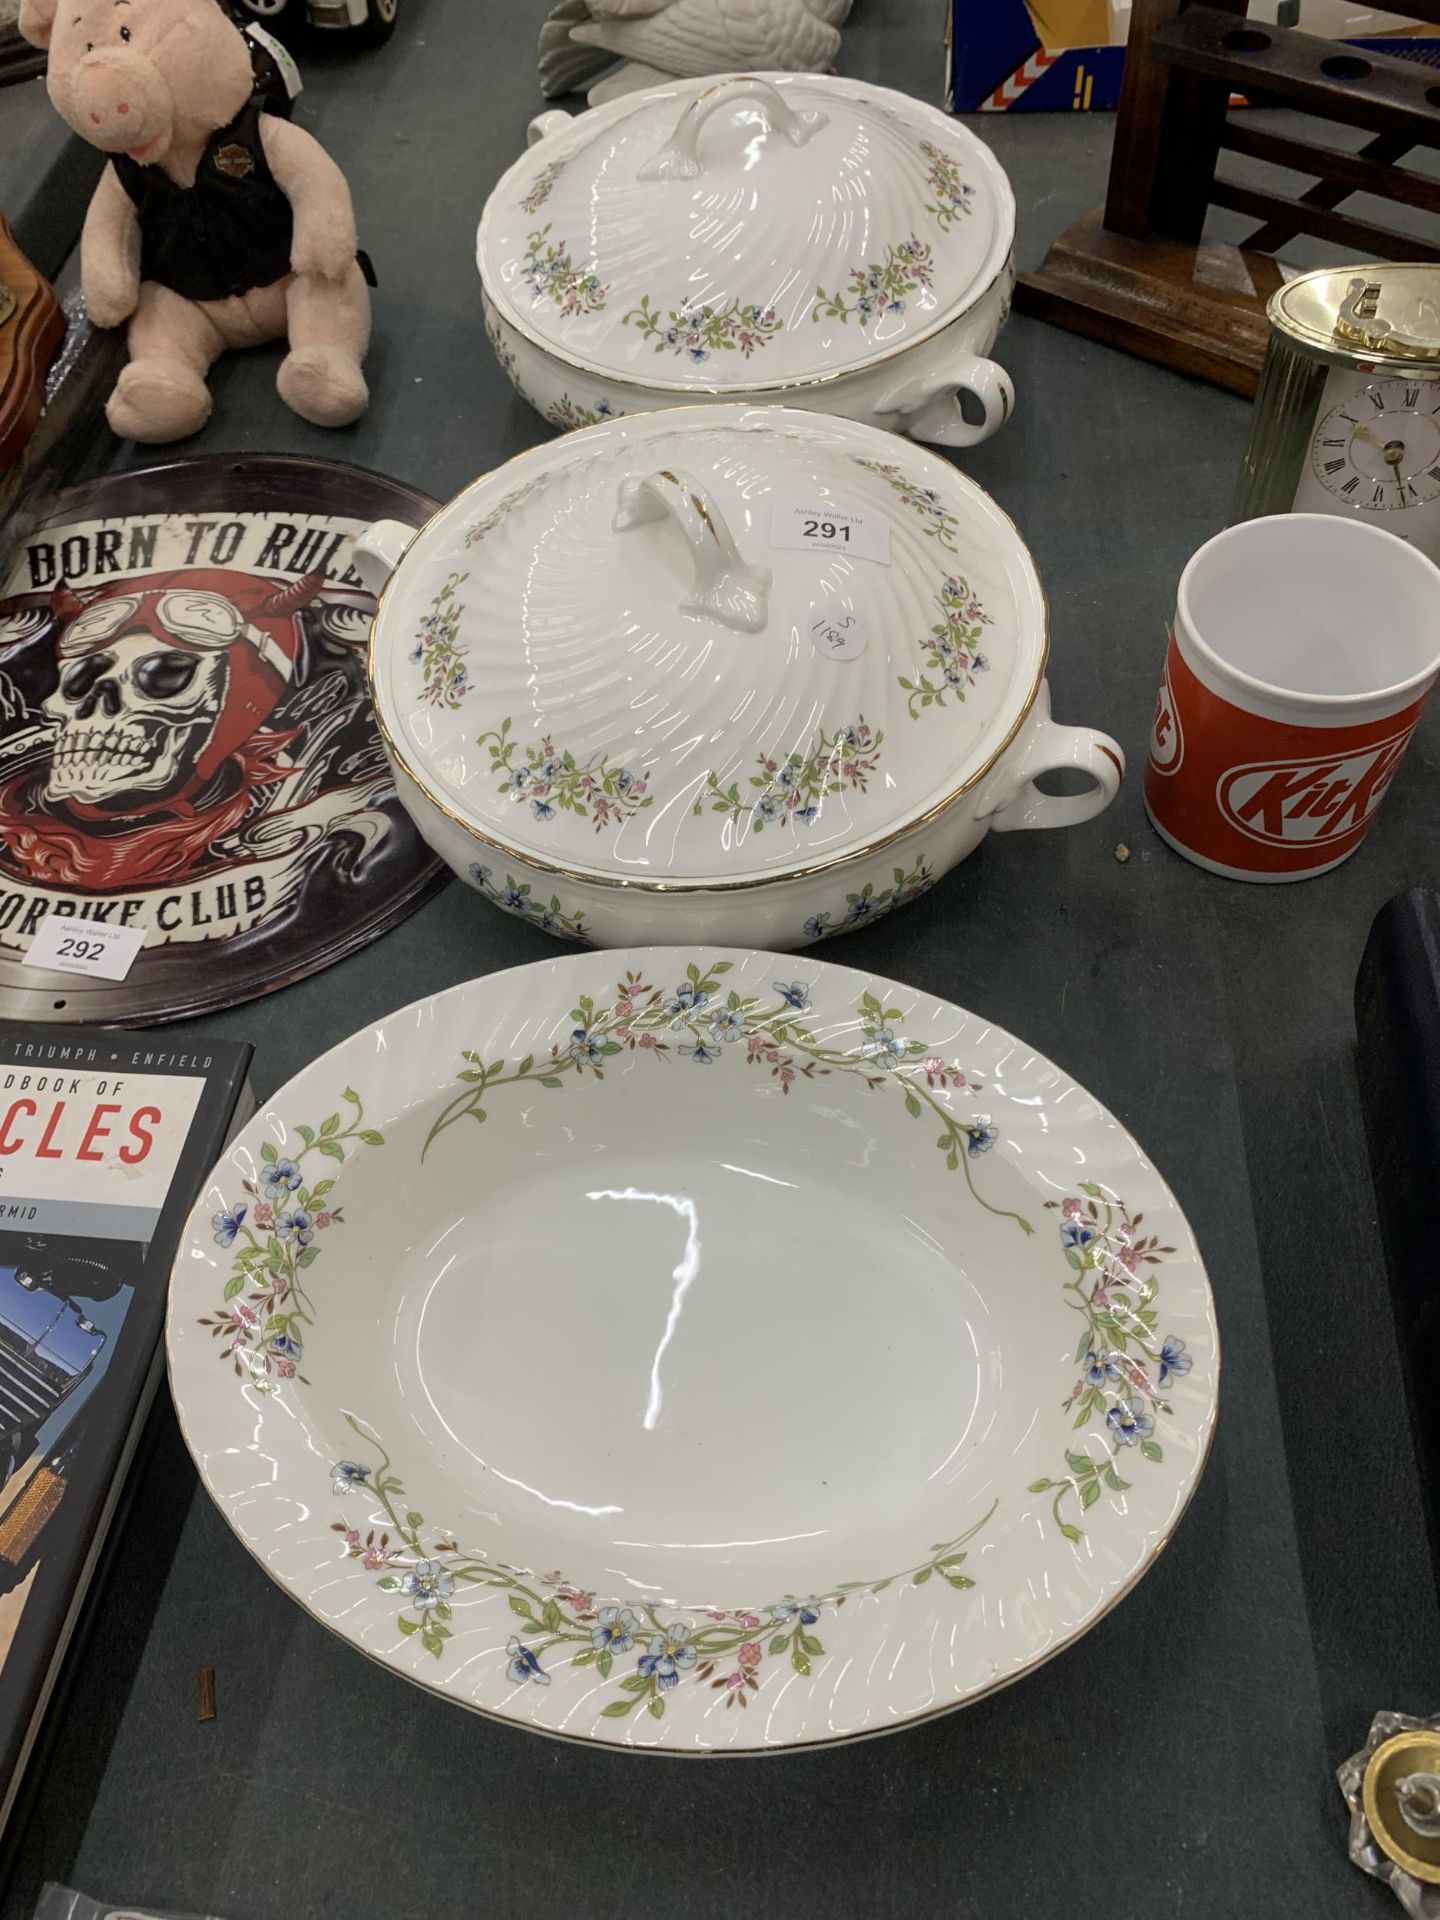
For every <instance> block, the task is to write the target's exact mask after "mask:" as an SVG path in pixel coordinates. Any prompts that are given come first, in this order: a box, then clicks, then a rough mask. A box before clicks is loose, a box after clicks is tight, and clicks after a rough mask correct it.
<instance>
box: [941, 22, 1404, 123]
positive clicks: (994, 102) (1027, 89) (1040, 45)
mask: <svg viewBox="0 0 1440 1920" xmlns="http://www.w3.org/2000/svg"><path fill="white" fill-rule="evenodd" d="M949 4H950V18H949V21H948V28H949V36H948V37H949V78H948V82H947V85H946V104H947V105H948V106H949V108H950V111H951V112H952V113H1046V112H1051V113H1053V112H1061V113H1090V112H1099V111H1101V110H1104V109H1107V108H1113V107H1114V106H1115V105H1116V103H1117V102H1118V100H1119V98H1120V76H1121V73H1122V72H1123V71H1124V66H1125V42H1126V39H1127V38H1128V36H1129V33H1130V10H1131V0H949ZM1250 18H1251V19H1252V20H1257V21H1268V22H1269V23H1270V24H1271V25H1272V26H1273V25H1277V24H1278V25H1281V26H1289V27H1302V28H1303V29H1304V30H1305V32H1307V33H1322V34H1325V35H1326V36H1327V37H1329V38H1331V39H1336V40H1351V41H1357V42H1360V43H1361V44H1363V45H1369V46H1372V47H1377V48H1379V49H1381V50H1382V51H1384V52H1387V53H1405V54H1411V55H1414V56H1416V57H1417V58H1420V59H1424V60H1431V61H1433V62H1434V63H1435V64H1436V65H1437V66H1440V30H1437V29H1436V28H1434V27H1428V28H1427V27H1422V26H1421V25H1419V23H1418V22H1416V21H1414V20H1410V19H1407V18H1405V17H1404V16H1403V15H1402V14H1397V13H1385V12H1381V11H1379V10H1378V9H1377V8H1374V7H1356V6H1350V5H1348V4H1347V0H1252V5H1251V7H1250Z"/></svg>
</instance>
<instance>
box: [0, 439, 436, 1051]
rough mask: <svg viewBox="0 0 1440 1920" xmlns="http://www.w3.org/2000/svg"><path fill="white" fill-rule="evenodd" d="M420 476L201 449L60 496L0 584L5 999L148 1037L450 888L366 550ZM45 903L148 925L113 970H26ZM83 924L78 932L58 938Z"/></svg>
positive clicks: (423, 513)
mask: <svg viewBox="0 0 1440 1920" xmlns="http://www.w3.org/2000/svg"><path fill="white" fill-rule="evenodd" d="M432 511H433V503H432V502H431V501H430V500H428V499H427V498H426V497H425V496H424V495H423V494H421V493H418V492H416V491H415V490H414V489H413V488H409V487H404V486H400V485H398V484H397V483H396V482H395V481H392V480H387V479H385V478H383V477H382V476H380V475H378V474H373V473H366V472H364V471H362V470H361V469H359V468H356V467H347V466H343V465H339V464H337V463H335V462H332V461H324V460H309V459H299V458H289V457H284V456H264V457H261V458H245V459H238V458H234V457H227V458H219V459H205V460H187V461H181V462H177V463H175V464H172V465H167V466H162V467H156V468H152V469H150V470H149V471H146V472H140V473H126V474H115V475H111V476H109V477H107V478H105V479H103V480H97V481H94V482H92V483H91V484H89V485H87V486H83V487H80V488H77V489H76V490H74V491H73V492H70V493H67V494H65V495H63V496H61V497H60V498H59V499H58V500H57V501H56V502H55V504H54V506H53V508H52V509H51V510H50V511H49V512H48V513H47V515H46V517H45V518H44V520H43V521H42V522H41V523H40V524H39V525H38V526H36V527H35V528H34V529H33V531H32V532H31V533H30V535H29V537H28V538H27V539H26V540H25V541H24V542H23V544H22V545H21V546H20V547H19V548H18V549H17V550H16V551H15V552H14V553H13V554H12V555H11V556H10V557H9V560H8V562H7V564H6V566H5V571H4V575H3V579H0V989H3V993H4V1010H5V1012H6V1014H7V1015H9V1016H10V1017H13V1018H17V1019H26V1020H56V1021H66V1022H76V1021H79V1022H97V1023H117V1024H118V1023H123V1024H126V1025H136V1024H139V1025H148V1024H152V1023H158V1022H161V1021H165V1020H178V1019H183V1018H185V1017H187V1016H189V1015H192V1014H197V1013H202V1012H205V1011H207V1010H210V1009H213V1008H217V1007H226V1006H232V1005H234V1004H235V1003H236V1002H238V1001H242V1000H249V999H253V998H254V997H256V996H257V995H260V994H264V993H269V992H271V991H273V990H274V989H275V988H276V987H283V986H286V985H288V984H289V983H290V982H292V981H295V980H299V979H302V978H303V977H304V976H305V975H307V974H311V973H314V972H316V971H317V970H318V969H320V968H321V967H326V966H329V965H330V964H331V963H332V962H333V961H336V960H339V959H341V958H343V957H344V955H346V954H348V953H351V952H353V951H354V950H355V949H356V948H357V947H361V946H364V945H366V944H367V943H368V942H369V941H371V940H373V939H375V937H376V936H377V935H378V934H381V933H384V932H385V931H386V930H387V929H388V928H390V927H392V926H394V925H395V924H396V923H397V922H398V921H400V920H402V919H404V918H405V917H406V916H407V915H408V914H409V913H411V912H413V910H414V909H415V907H417V906H418V905H419V904H420V902H421V901H422V900H423V899H425V898H426V896H427V895H428V894H429V893H431V892H432V891H433V890H434V889H435V888H436V887H438V886H439V885H440V884H441V882H442V881H443V879H444V878H445V874H444V870H443V868H442V867H441V866H440V865H439V863H438V862H437V861H436V860H435V859H434V857H433V856H432V855H431V854H430V852H429V850H428V848H427V847H426V846H425V845H424V843H423V842H422V840H421V839H420V837H419V835H418V834H417V833H416V831H415V828H414V827H413V826H412V824H411V822H410V819H409V817H408V815H407V814H406V813H405V812H404V810H403V809H402V807H401V806H400V803H399V801H398V800H397V798H396V795H395V790H394V787H393V784H392V782H391V778H390V770H389V766H388V763H387V761H386V758H385V753H384V749H383V747H382V745H381V741H380V735H379V732H378V730H377V728H376V725H375V718H374V713H373V711H372V708H371V704H370V695H369V689H368V685H367V681H366V668H365V663H366V650H367V645H368V641H369V634H370V621H371V617H372V615H373V613H374V610H375V602H374V600H373V598H372V597H371V595H369V594H368V593H366V591H365V589H364V587H363V585H362V584H361V581H360V578H359V576H358V574H356V573H355V572H354V570H353V568H352V566H351V564H350V556H351V547H352V544H353V541H354V539H355V537H356V535H357V534H359V533H360V532H362V531H363V529H364V528H366V527H367V526H369V525H370V524H371V523H372V522H373V521H375V520H379V519H387V520H396V519H398V520H402V521H404V522H406V523H408V524H410V525H412V526H417V527H418V526H420V525H421V524H422V523H423V522H424V521H425V520H426V519H427V518H428V517H429V515H430V513H431V512H432ZM52 915H61V916H67V917H68V918H70V919H73V920H74V921H75V923H76V930H77V934H81V933H83V932H84V929H85V924H86V923H87V922H88V923H91V924H92V925H110V926H122V927H138V928H143V929H144V931H145V941H144V945H143V946H142V947H141V948H140V950H139V952H138V953H137V954H136V955H135V957H134V959H133V962H132V963H131V965H130V969H129V972H128V973H127V974H126V976H125V978H124V979H122V980H114V979H109V980H107V979H101V978H91V977H88V976H81V975H78V974H70V973H61V972H58V971H53V970H51V969H49V968H46V969H43V970H42V969H40V968H37V967H35V966H26V965H24V964H23V962H24V956H25V954H26V952H27V950H28V949H29V947H30V944H31V942H32V940H33V939H34V937H35V935H36V934H37V932H38V931H39V929H40V927H41V926H42V925H43V924H44V922H45V921H46V920H47V919H48V918H49V917H50V916H52ZM67 931H68V929H67Z"/></svg>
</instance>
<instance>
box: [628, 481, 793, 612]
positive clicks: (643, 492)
mask: <svg viewBox="0 0 1440 1920" xmlns="http://www.w3.org/2000/svg"><path fill="white" fill-rule="evenodd" d="M667 517H668V518H669V519H672V520H673V521H674V522H675V524H676V526H678V527H679V529H680V531H681V532H682V533H683V534H684V535H685V538H686V540H687V541H688V542H689V545H690V555H691V558H692V559H693V560H694V562H695V585H694V589H693V590H692V592H691V594H690V596H689V598H688V599H686V600H682V601H681V603H680V606H681V611H682V612H684V613H706V614H709V616H710V617H711V619H712V620H718V621H719V622H720V623H721V625H722V626H726V627H734V628H735V629H736V630H737V631H738V632H740V633H759V632H760V631H761V629H762V628H763V627H764V625H765V623H766V621H767V620H768V619H769V618H770V606H769V602H768V601H767V599H766V593H767V591H768V589H769V586H770V580H771V574H770V570H769V568H768V567H750V566H747V565H746V564H745V561H744V560H743V558H742V557H741V554H740V549H739V548H738V547H737V546H736V544H735V540H734V536H733V535H732V534H731V532H730V529H729V528H728V527H727V526H726V524H725V522H724V520H722V519H721V517H720V511H719V509H718V508H717V507H716V505H715V503H714V502H713V501H712V500H711V499H710V497H709V495H708V494H707V493H706V492H705V490H704V488H703V487H702V486H700V485H699V483H698V482H697V481H694V480H691V479H687V478H686V476H685V475H684V474H679V473H673V472H671V470H670V469H669V468H668V467H662V468H661V469H660V470H659V471H658V472H656V473H651V474H647V475H646V476H645V477H644V478H643V479H642V478H639V477H637V476H635V475H633V474H632V475H631V476H630V477H629V478H628V479H625V480H622V481H621V483H620V499H619V503H618V505H617V506H616V509H615V522H614V524H615V531H616V532H617V533H624V532H626V531H627V530H628V529H629V528H631V527H640V526H645V525H646V524H648V523H649V522H650V521H654V520H664V519H666V518H667Z"/></svg>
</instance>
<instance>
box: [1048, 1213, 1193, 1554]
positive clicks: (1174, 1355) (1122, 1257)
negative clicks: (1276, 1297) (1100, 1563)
mask: <svg viewBox="0 0 1440 1920" xmlns="http://www.w3.org/2000/svg"><path fill="white" fill-rule="evenodd" d="M1045 1204H1046V1206H1047V1207H1048V1208H1049V1209H1051V1210H1052V1211H1053V1212H1056V1213H1058V1214H1059V1216H1060V1217H1059V1221H1058V1239H1059V1246H1060V1253H1061V1255H1062V1257H1063V1259H1064V1261H1065V1264H1066V1266H1067V1267H1068V1268H1069V1270H1070V1277H1069V1279H1068V1280H1067V1281H1066V1283H1065V1291H1066V1295H1067V1298H1068V1301H1069V1304H1070V1305H1071V1306H1072V1307H1074V1308H1075V1309H1076V1311H1077V1312H1078V1313H1079V1314H1080V1315H1081V1317H1082V1320H1083V1323H1084V1331H1083V1332H1082V1333H1081V1335H1080V1344H1079V1347H1078V1348H1077V1350H1076V1354H1075V1359H1076V1362H1077V1363H1078V1365H1079V1367H1080V1375H1079V1378H1078V1379H1077V1380H1076V1382H1075V1385H1074V1386H1073V1387H1072V1388H1071V1390H1070V1393H1069V1396H1068V1397H1067V1398H1066V1400H1065V1402H1064V1404H1063V1408H1062V1411H1063V1412H1065V1413H1067V1414H1070V1415H1072V1416H1073V1417H1072V1421H1071V1425H1072V1427H1073V1428H1074V1429H1076V1430H1080V1429H1083V1428H1085V1427H1088V1426H1089V1425H1090V1424H1091V1422H1092V1421H1096V1420H1098V1422H1099V1425H1100V1431H1101V1433H1102V1434H1103V1435H1104V1437H1105V1439H1106V1440H1107V1441H1108V1442H1109V1446H1110V1451H1109V1452H1108V1453H1107V1454H1103V1455H1100V1454H1095V1453H1090V1452H1086V1451H1085V1450H1084V1448H1083V1447H1070V1448H1067V1449H1066V1453H1065V1465H1066V1469H1067V1471H1066V1472H1065V1473H1064V1474H1063V1475H1058V1476H1056V1477H1054V1478H1047V1479H1043V1480H1036V1481H1033V1482H1032V1483H1031V1486H1030V1491H1031V1492H1032V1493H1049V1494H1051V1495H1052V1496H1053V1497H1052V1500H1051V1512H1052V1514H1053V1516H1054V1520H1055V1524H1056V1526H1057V1527H1058V1528H1059V1530H1060V1532H1061V1534H1062V1535H1063V1536H1064V1537H1065V1539H1067V1540H1069V1541H1071V1542H1072V1543H1074V1544H1075V1545H1077V1546H1078V1545H1079V1543H1080V1542H1081V1541H1082V1540H1083V1539H1084V1537H1085V1536H1084V1534H1083V1533H1082V1531H1081V1529H1080V1528H1079V1527H1078V1526H1077V1525H1076V1524H1075V1522H1074V1520H1072V1519H1068V1518H1066V1516H1065V1514H1064V1512H1063V1511H1062V1509H1063V1507H1064V1506H1065V1504H1066V1502H1068V1501H1078V1502H1079V1505H1080V1512H1081V1514H1082V1515H1083V1514H1086V1513H1088V1512H1089V1511H1090V1509H1091V1507H1093V1506H1094V1505H1095V1504H1096V1502H1097V1501H1098V1500H1099V1499H1100V1497H1101V1494H1102V1492H1104V1491H1109V1492H1110V1493H1116V1494H1124V1493H1128V1492H1129V1491H1130V1489H1131V1482H1130V1481H1128V1480H1125V1479H1122V1478H1121V1475H1120V1471H1119V1467H1118V1464H1117V1462H1118V1461H1119V1460H1120V1459H1121V1458H1122V1457H1126V1458H1127V1459H1129V1458H1135V1457H1138V1458H1139V1459H1141V1460H1145V1461H1149V1462H1150V1463H1152V1464H1156V1465H1158V1463H1159V1462H1160V1461H1161V1460H1163V1459H1164V1457H1165V1455H1164V1448H1163V1446H1162V1444H1161V1442H1160V1441H1159V1440H1158V1439H1157V1438H1156V1437H1155V1434H1156V1423H1157V1421H1158V1420H1159V1419H1162V1418H1165V1417H1166V1416H1168V1415H1169V1414H1170V1413H1171V1412H1172V1411H1173V1409H1172V1408H1171V1406H1170V1403H1169V1401H1168V1400H1166V1399H1165V1397H1164V1393H1163V1389H1164V1388H1166V1387H1168V1386H1170V1385H1171V1384H1172V1383H1173V1382H1174V1381H1176V1380H1179V1379H1181V1378H1183V1376H1184V1375H1185V1374H1187V1373H1188V1372H1189V1371H1190V1369H1191V1366H1192V1365H1193V1364H1194V1363H1193V1360H1192V1358H1191V1355H1190V1354H1189V1352H1188V1351H1187V1350H1186V1345H1185V1342H1184V1341H1183V1340H1181V1339H1179V1338H1178V1337H1177V1336H1176V1335H1174V1334H1167V1335H1165V1336H1164V1337H1163V1338H1162V1337H1161V1336H1160V1335H1159V1333H1158V1332H1157V1330H1156V1329H1157V1324H1158V1321H1159V1317H1160V1316H1159V1308H1158V1307H1157V1306H1156V1304H1155V1303H1156V1301H1157V1299H1158V1297H1159V1282H1158V1279H1157V1277H1156V1275H1155V1272H1154V1269H1155V1268H1156V1267H1158V1266H1159V1265H1160V1264H1161V1263H1162V1261H1164V1260H1165V1259H1166V1258H1168V1256H1169V1255H1171V1254H1173V1253H1174V1252H1175V1248H1174V1247H1172V1246H1162V1245H1161V1244H1160V1240H1159V1237H1158V1236H1157V1235H1155V1234H1153V1233H1142V1231H1141V1227H1142V1224H1143V1216H1142V1215H1140V1214H1138V1213H1137V1214H1133V1215H1132V1214H1131V1212H1130V1211H1129V1209H1128V1208H1127V1207H1126V1206H1125V1205H1124V1203H1123V1202H1122V1201H1120V1200H1118V1199H1116V1198H1115V1197H1114V1196H1113V1195H1110V1194H1107V1193H1105V1192H1104V1191H1103V1189H1101V1188H1100V1187H1098V1186H1096V1184H1095V1183H1094V1181H1091V1180H1085V1181H1082V1182H1081V1183H1080V1189H1079V1192H1078V1193H1074V1194H1071V1195H1070V1196H1069V1197H1068V1198H1066V1199H1064V1200H1047V1201H1046V1203H1045Z"/></svg>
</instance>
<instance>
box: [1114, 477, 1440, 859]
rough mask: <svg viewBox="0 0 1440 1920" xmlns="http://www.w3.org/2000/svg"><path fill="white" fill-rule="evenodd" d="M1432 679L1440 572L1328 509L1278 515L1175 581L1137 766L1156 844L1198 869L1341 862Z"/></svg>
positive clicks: (1221, 543)
mask: <svg viewBox="0 0 1440 1920" xmlns="http://www.w3.org/2000/svg"><path fill="white" fill-rule="evenodd" d="M1437 673H1440V567H1436V566H1435V564H1434V562H1433V561H1431V560H1428V559H1427V558H1426V557H1425V555H1424V554H1422V553H1420V552H1418V551H1417V550H1416V549H1415V548H1414V547H1412V546H1409V545H1407V543H1406V542H1405V541H1403V540H1401V539H1399V538H1397V537H1396V535H1394V534H1393V533H1385V532H1383V531H1381V530H1380V529H1378V528H1376V527H1373V526H1369V525H1366V524H1365V523H1364V522H1362V521H1358V520H1349V519H1341V518H1339V517H1335V516H1331V515H1329V514H1318V513H1286V514H1275V515H1272V516H1270V517H1269V518H1266V519H1263V520H1247V521H1245V522H1243V523H1242V524H1241V525H1240V526H1236V527H1230V528H1227V530H1226V531H1225V532H1224V533H1221V534H1217V535H1216V537H1215V538H1214V539H1213V540H1211V541H1209V542H1207V544H1206V545H1205V546H1203V547H1201V549H1200V551H1199V552H1198V553H1197V554H1196V555H1195V557H1194V558H1193V559H1192V560H1191V562H1190V564H1189V566H1187V567H1186V569H1185V572H1184V574H1183V575H1182V576H1181V580H1180V593H1179V601H1178V605H1177V608H1176V612H1175V624H1174V626H1173V627H1172V628H1171V630H1170V651H1169V654H1168V655H1167V657H1166V661H1165V674H1164V678H1163V679H1162V680H1161V682H1160V695H1159V699H1158V700H1157V702H1156V705H1155V720H1154V724H1153V726H1152V728H1151V734H1150V758H1149V762H1148V764H1147V766H1146V769H1145V808H1146V811H1147V812H1148V814H1149V815H1150V821H1151V824H1152V825H1153V826H1154V828H1155V830H1156V831H1157V832H1158V833H1159V835H1160V837H1161V838H1162V839H1163V840H1165V841H1166V842H1168V844H1169V845H1170V846H1172V847H1173V848H1174V849H1175V851H1176V852H1177V853H1183V854H1184V855H1185V857H1186V858H1187V859H1189V860H1193V861H1195V862H1196V864H1197V865H1199V866H1202V867H1206V868H1208V869H1209V871H1210V872H1212V873H1223V874H1227V875H1229V876H1230V877H1231V878H1232V879H1236V880H1303V879H1306V878H1308V877H1309V876H1310V875H1311V874H1316V873H1324V872H1326V871H1327V870H1328V869H1329V868H1331V867H1335V866H1338V865H1339V864H1340V862H1341V861H1342V860H1344V859H1346V858H1347V857H1348V856H1349V855H1350V854H1352V853H1353V852H1354V851H1355V849H1356V847H1358V846H1359V844H1360V842H1361V841H1362V840H1363V839H1364V837H1365V834H1366V832H1367V830H1368V828H1369V826H1370V822H1371V821H1372V820H1373V819H1374V817H1375V811H1376V809H1377V807H1378V806H1379V804H1380V801H1381V798H1382V797H1383V795H1384V793H1385V791H1386V789H1387V788H1388V787H1389V785H1390V782H1391V780H1392V779H1393V778H1394V777H1395V773H1396V770H1397V769H1398V767H1399V765H1400V761H1401V759H1402V758H1403V757H1404V753H1405V749H1406V747H1407V746H1408V745H1409V742H1410V736H1411V734H1412V733H1413V732H1414V730H1415V724H1416V722H1417V721H1418V720H1419V718H1420V715H1421V712H1422V711H1423V709H1424V706H1425V702H1426V700H1427V698H1428V697H1429V693H1430V688H1431V686H1432V685H1433V683H1434V681H1435V677H1436V674H1437Z"/></svg>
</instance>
